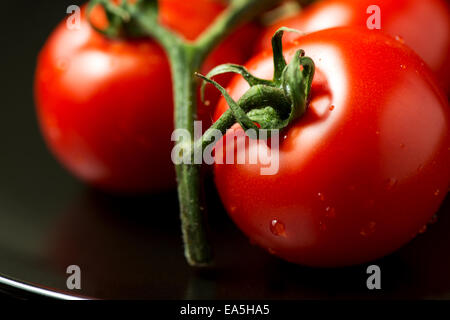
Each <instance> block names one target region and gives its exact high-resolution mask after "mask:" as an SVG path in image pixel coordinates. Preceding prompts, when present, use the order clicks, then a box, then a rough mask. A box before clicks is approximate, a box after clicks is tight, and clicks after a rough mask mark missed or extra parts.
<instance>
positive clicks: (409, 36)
mask: <svg viewBox="0 0 450 320" xmlns="http://www.w3.org/2000/svg"><path fill="white" fill-rule="evenodd" d="M372 5H377V6H378V7H379V8H380V18H381V31H383V32H385V33H387V34H389V35H391V36H392V37H397V38H398V39H401V40H402V41H404V42H405V43H406V44H407V45H408V46H409V47H410V48H412V49H413V50H414V51H416V52H417V53H418V54H419V55H420V56H421V57H422V58H423V59H424V60H425V62H427V64H428V65H429V66H430V67H431V69H432V70H433V71H434V72H435V74H436V76H437V77H438V79H439V80H440V82H441V85H442V86H443V87H444V88H445V89H447V90H449V89H450V77H449V74H450V9H449V7H448V4H447V3H446V2H445V1H444V0H425V1H424V0H378V1H375V2H374V1H371V0H324V1H319V2H317V3H316V4H313V5H312V6H311V7H309V8H307V9H306V10H305V11H304V12H302V13H300V14H297V15H295V16H293V17H289V18H286V19H282V20H280V21H278V22H276V23H275V24H274V25H273V26H271V27H270V28H268V30H267V31H266V32H265V34H264V35H263V37H262V40H261V43H260V48H261V47H262V48H267V47H268V46H270V39H271V38H272V35H273V34H274V32H275V31H276V30H277V29H278V28H280V27H282V26H286V27H291V28H295V29H298V30H300V31H303V32H307V33H310V32H314V31H318V30H323V29H328V28H333V27H341V26H358V27H366V26H367V20H368V18H369V17H370V16H371V15H372V14H373V13H372V11H371V13H367V8H368V7H369V6H372ZM296 37H298V36H297V35H295V34H290V35H287V36H286V40H293V39H295V38H296Z"/></svg>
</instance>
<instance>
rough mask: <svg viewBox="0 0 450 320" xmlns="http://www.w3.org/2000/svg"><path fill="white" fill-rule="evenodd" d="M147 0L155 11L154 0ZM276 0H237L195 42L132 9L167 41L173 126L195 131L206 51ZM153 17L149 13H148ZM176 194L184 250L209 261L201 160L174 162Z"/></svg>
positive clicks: (195, 259)
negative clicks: (199, 73) (199, 79)
mask: <svg viewBox="0 0 450 320" xmlns="http://www.w3.org/2000/svg"><path fill="white" fill-rule="evenodd" d="M141 2H143V3H144V2H147V3H148V4H147V5H148V6H149V7H148V8H150V12H152V11H151V7H150V5H151V3H154V2H155V1H141ZM276 2H277V0H275V1H274V0H234V1H232V2H231V4H230V5H229V7H228V9H226V10H225V11H224V12H223V13H222V14H221V15H220V16H219V17H218V18H217V19H216V21H215V22H214V23H213V24H212V25H211V26H210V27H209V28H208V29H207V30H206V31H205V32H204V33H203V34H202V35H201V36H200V37H199V38H198V40H197V41H195V42H192V43H190V42H185V41H183V40H182V39H181V37H180V36H178V35H177V34H175V33H173V32H171V31H169V30H167V29H166V28H165V27H163V26H161V25H160V24H158V23H157V18H156V15H153V13H151V14H149V11H147V12H146V10H141V8H139V7H138V6H136V10H133V12H132V17H134V19H135V21H136V23H137V25H138V26H139V27H140V29H142V30H143V31H144V32H145V33H147V34H148V35H150V36H151V37H153V38H154V39H155V40H156V41H158V42H159V43H160V44H161V46H163V47H164V49H165V51H166V53H167V55H168V57H169V60H170V63H171V70H172V79H173V87H174V105H175V128H176V129H185V130H187V131H188V132H189V133H190V134H191V137H194V119H195V115H196V112H197V110H196V106H197V102H196V85H197V79H196V78H195V75H194V74H195V72H197V71H198V70H200V67H201V65H202V63H203V61H204V60H205V59H206V57H207V56H208V54H209V53H210V52H211V51H212V50H213V49H214V48H215V47H216V46H217V45H218V44H219V43H220V41H221V40H223V39H224V38H225V37H226V36H227V35H228V34H229V33H230V32H231V31H232V30H234V29H235V28H236V27H237V26H238V25H239V24H242V23H244V22H246V21H247V20H250V19H252V18H253V17H255V16H256V15H257V14H259V13H260V12H262V11H263V10H264V9H266V8H268V7H270V6H271V5H273V4H274V3H276ZM149 17H150V18H149ZM179 143H183V144H184V145H185V146H184V147H183V149H185V150H190V149H192V147H193V143H194V141H193V140H191V141H181V142H179ZM176 172H177V181H178V197H179V202H180V216H181V224H182V232H183V240H184V249H185V256H186V259H187V261H188V263H189V264H190V265H191V266H197V267H202V266H208V265H210V264H211V262H212V252H211V248H210V246H209V242H208V240H207V231H206V226H205V224H204V218H205V213H204V204H203V203H202V200H201V199H202V198H201V181H200V165H196V164H180V165H177V166H176Z"/></svg>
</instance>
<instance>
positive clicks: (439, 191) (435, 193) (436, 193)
mask: <svg viewBox="0 0 450 320" xmlns="http://www.w3.org/2000/svg"><path fill="white" fill-rule="evenodd" d="M440 193H441V190H439V189H437V190H436V191H435V192H434V195H435V196H436V197H437V196H438V195H439V194H440Z"/></svg>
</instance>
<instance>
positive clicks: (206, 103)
mask: <svg viewBox="0 0 450 320" xmlns="http://www.w3.org/2000/svg"><path fill="white" fill-rule="evenodd" d="M203 104H204V105H205V106H207V107H208V106H210V105H211V101H209V100H205V102H203Z"/></svg>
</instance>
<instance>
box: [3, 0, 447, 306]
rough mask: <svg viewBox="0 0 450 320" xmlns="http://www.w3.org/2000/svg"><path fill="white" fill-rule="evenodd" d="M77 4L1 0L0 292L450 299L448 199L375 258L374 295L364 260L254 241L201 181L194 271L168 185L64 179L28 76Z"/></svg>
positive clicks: (151, 296) (140, 296)
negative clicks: (202, 243)
mask: <svg viewBox="0 0 450 320" xmlns="http://www.w3.org/2000/svg"><path fill="white" fill-rule="evenodd" d="M77 2H78V3H79V1H50V0H47V1H24V0H22V1H8V2H7V3H5V4H4V5H6V7H7V8H6V9H5V10H6V11H5V12H9V13H10V14H8V15H4V16H3V17H2V19H1V21H2V23H4V24H5V25H4V26H2V27H1V28H0V32H1V39H2V40H1V41H2V51H0V52H1V53H0V54H1V59H0V63H1V65H2V76H1V77H0V85H1V86H0V90H1V101H2V102H1V111H2V117H0V119H1V120H0V121H1V126H0V139H1V140H0V141H1V148H2V149H1V150H2V154H1V157H0V177H1V179H0V275H1V276H2V278H1V279H0V292H1V291H3V292H6V293H8V294H12V295H14V296H18V297H28V296H30V295H34V294H38V295H44V296H53V297H56V298H68V297H70V296H77V297H80V296H81V297H90V298H118V299H130V298H137V299H184V298H188V299H189V298H191V299H216V298H217V299H247V298H256V299H303V298H307V299H316V298H318V299H320V298H324V299H334V298H336V299H341V298H357V299H358V298H360V299H373V298H385V299H391V298H393V299H397V298H398V299H406V298H442V299H443V298H450V275H449V272H450V256H449V248H450V233H449V231H448V230H450V214H449V211H450V210H449V208H450V201H449V198H448V197H447V201H446V203H445V204H444V205H443V207H442V208H441V210H440V212H439V219H438V222H437V223H436V224H434V225H432V226H430V227H429V230H428V232H426V233H425V234H423V235H420V236H419V237H418V238H417V239H415V240H414V241H413V242H411V243H410V244H409V245H407V246H406V247H404V248H403V249H401V250H400V251H398V252H396V253H395V254H393V255H391V256H389V257H386V258H384V259H382V260H380V261H376V262H375V263H376V264H378V265H380V267H381V269H382V272H383V273H382V288H383V289H382V290H381V291H376V292H373V291H369V290H367V288H366V279H367V274H366V268H367V265H362V266H356V267H351V268H341V269H311V268H305V267H301V266H296V265H292V264H288V263H285V262H283V261H281V260H278V259H276V258H275V257H272V256H271V255H269V254H268V253H266V252H265V251H263V250H261V249H259V248H256V247H253V246H252V245H251V244H250V243H249V242H248V241H247V240H246V238H245V237H244V236H243V235H242V234H241V233H240V232H239V231H238V230H237V229H236V228H235V227H234V226H233V224H232V223H231V222H230V221H229V219H228V217H227V216H226V214H225V213H224V212H223V210H222V209H221V207H220V205H219V203H220V202H219V201H218V199H217V197H216V195H215V193H214V191H213V186H212V185H211V183H210V182H209V183H208V190H209V191H208V192H209V198H210V199H212V200H211V201H210V202H211V204H210V207H211V210H210V220H211V224H212V241H213V243H214V246H215V249H216V267H215V268H214V269H211V270H208V271H195V270H192V269H190V268H189V267H187V265H186V264H185V262H184V258H183V255H182V243H181V236H180V231H179V221H178V213H177V203H176V194H175V193H167V194H162V195H154V196H148V197H137V198H136V197H135V198H124V197H114V196H110V195H105V194H102V193H99V192H96V191H93V190H90V189H87V188H86V187H84V186H83V185H81V184H80V183H79V182H77V181H76V180H74V179H73V178H72V177H71V176H70V175H69V174H68V173H67V172H66V171H65V170H63V169H62V168H61V167H60V166H59V164H58V163H56V161H55V160H54V159H53V157H52V156H51V155H50V154H49V153H48V151H47V149H46V148H45V146H44V144H43V141H42V139H41V137H40V134H39V131H38V128H37V125H36V119H35V114H34V104H33V97H32V79H33V70H34V65H35V59H36V55H37V52H38V50H39V48H40V47H41V45H42V44H43V42H44V40H45V38H46V36H47V35H48V34H49V32H50V31H51V29H52V28H53V27H54V26H55V25H56V23H57V22H58V21H59V20H60V19H61V18H62V17H64V14H65V10H66V8H67V6H68V5H70V4H76V3H77ZM69 265H79V266H80V267H81V270H82V289H81V290H75V291H70V290H68V289H67V287H66V279H67V277H68V275H67V274H66V268H67V267H68V266H69ZM8 279H15V280H16V282H15V281H11V280H8ZM24 284H25V285H24ZM61 294H62V295H61ZM64 294H66V295H64Z"/></svg>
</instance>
